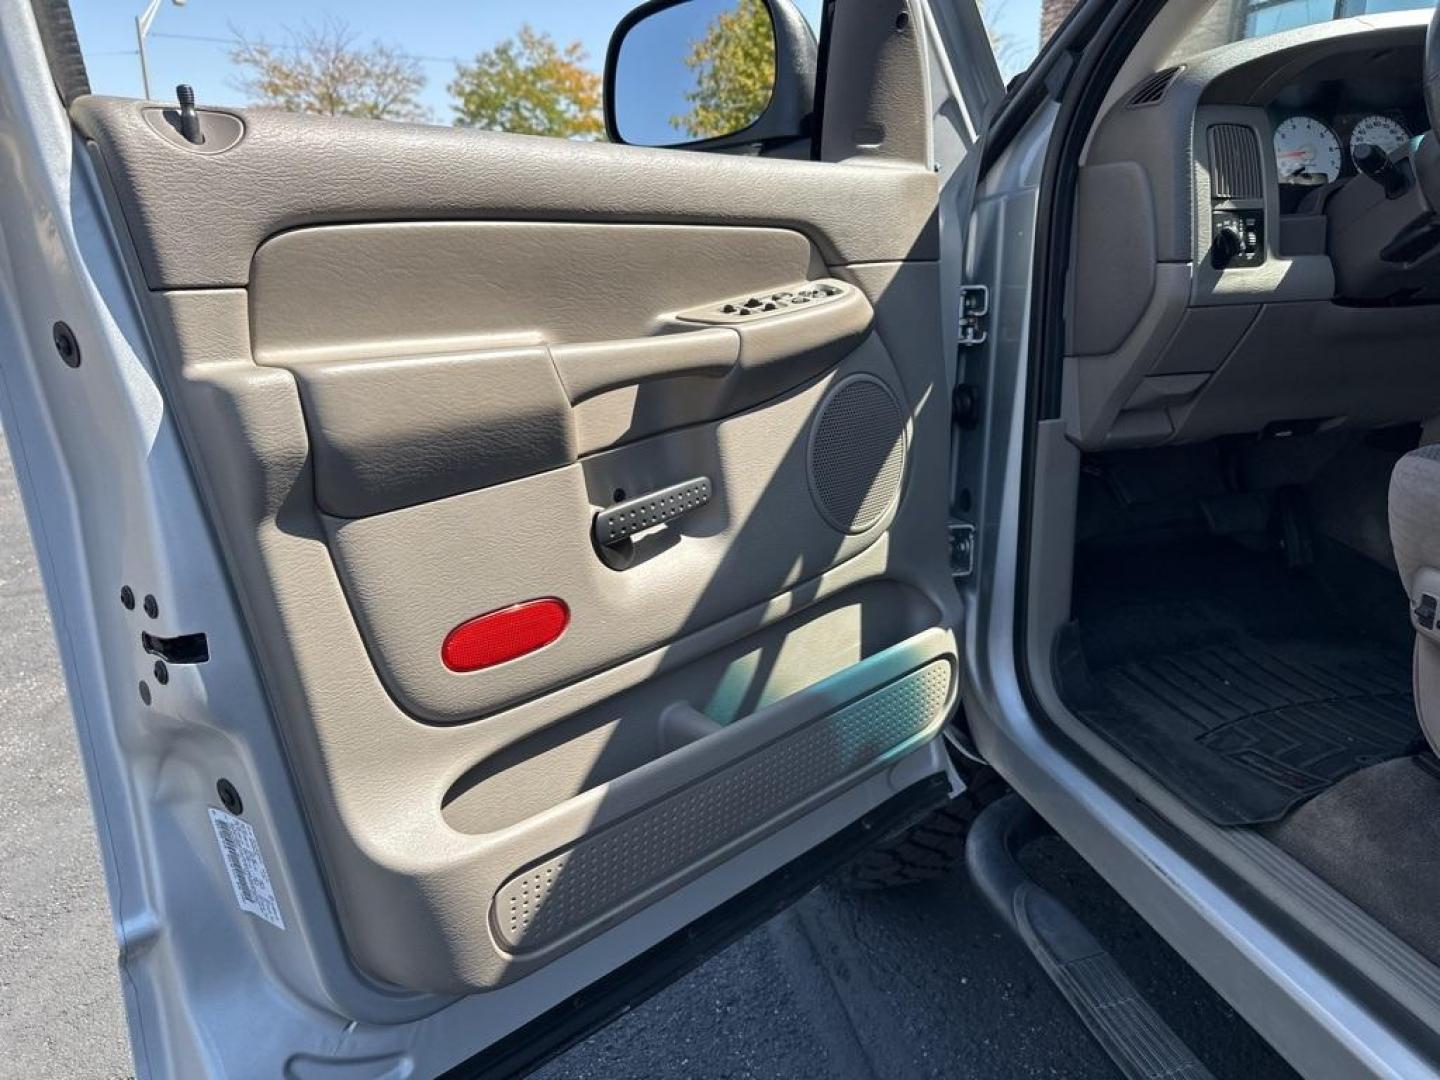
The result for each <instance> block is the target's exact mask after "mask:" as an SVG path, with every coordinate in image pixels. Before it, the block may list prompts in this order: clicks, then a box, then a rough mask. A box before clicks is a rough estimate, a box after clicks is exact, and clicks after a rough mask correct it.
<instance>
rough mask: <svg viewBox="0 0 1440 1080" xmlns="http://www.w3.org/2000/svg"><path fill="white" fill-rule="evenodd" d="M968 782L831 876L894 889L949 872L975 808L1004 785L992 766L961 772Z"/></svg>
mask: <svg viewBox="0 0 1440 1080" xmlns="http://www.w3.org/2000/svg"><path fill="white" fill-rule="evenodd" d="M966 784H967V787H966V788H965V790H964V791H962V792H961V793H960V794H959V795H957V796H956V797H955V798H953V799H951V800H950V801H949V802H948V803H946V804H945V805H944V806H942V807H940V808H939V809H937V810H932V811H931V812H930V814H929V816H927V817H925V818H923V819H921V820H920V821H918V822H916V823H915V824H914V825H911V826H909V827H908V828H906V829H903V830H902V831H900V832H898V833H896V834H895V835H893V836H890V837H887V838H886V839H884V840H882V841H880V842H879V843H878V844H876V845H875V846H874V847H873V848H871V849H870V850H868V851H866V852H864V853H863V854H861V855H857V856H856V857H855V858H854V859H853V860H852V861H851V862H850V863H849V864H848V865H846V866H844V867H842V868H841V869H840V870H839V871H838V872H837V873H836V875H835V877H834V879H833V881H834V883H835V884H836V885H838V886H839V887H840V888H842V889H847V890H851V891H861V890H871V889H893V888H895V887H897V886H901V885H919V884H921V883H922V882H926V881H937V880H939V879H940V878H944V877H949V876H950V875H951V874H952V873H954V872H955V871H956V869H957V868H958V867H959V866H960V864H961V863H963V862H964V861H965V837H966V835H967V834H968V833H969V832H970V824H971V823H972V822H973V821H974V820H975V818H976V817H977V816H979V814H980V811H981V810H984V809H985V807H987V806H989V805H990V804H991V803H992V802H994V801H995V800H996V799H998V798H1000V796H1002V795H1004V794H1005V792H1006V791H1007V790H1008V788H1007V787H1006V786H1005V781H1003V780H1001V779H1000V775H999V774H998V773H996V772H995V771H994V770H993V769H989V768H985V767H981V768H978V769H977V770H976V771H975V772H974V773H973V774H972V775H970V776H968V777H966Z"/></svg>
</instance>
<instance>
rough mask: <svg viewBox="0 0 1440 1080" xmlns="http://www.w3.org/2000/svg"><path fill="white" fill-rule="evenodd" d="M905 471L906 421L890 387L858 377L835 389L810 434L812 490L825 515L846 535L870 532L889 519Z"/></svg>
mask: <svg viewBox="0 0 1440 1080" xmlns="http://www.w3.org/2000/svg"><path fill="white" fill-rule="evenodd" d="M904 473H905V422H904V413H902V412H901V410H900V403H899V402H898V401H896V400H895V395H894V394H892V393H891V392H890V388H889V387H887V386H886V385H885V384H884V383H882V382H881V381H880V380H879V379H877V378H875V377H874V376H873V375H852V376H850V377H849V378H848V379H845V380H844V381H842V382H841V383H840V384H839V385H838V386H836V387H835V388H834V389H833V390H831V391H830V393H829V395H827V396H826V398H825V400H824V401H822V402H821V403H820V408H819V409H818V410H817V412H816V415H815V422H814V427H813V428H812V430H811V434H810V490H811V493H812V494H813V495H814V496H815V505H816V506H817V507H818V508H819V510H820V513H821V515H822V516H823V517H824V518H825V520H826V521H828V522H829V523H830V524H831V525H833V526H834V527H835V528H837V529H839V530H840V531H841V532H847V533H858V532H864V531H865V530H866V529H868V528H870V527H871V526H872V525H874V524H875V523H876V522H877V521H879V520H880V519H881V518H883V517H884V516H885V514H886V512H887V511H888V510H889V509H890V506H891V504H892V503H893V502H894V501H895V497H896V495H898V494H899V492H900V481H901V479H902V477H903V476H904Z"/></svg>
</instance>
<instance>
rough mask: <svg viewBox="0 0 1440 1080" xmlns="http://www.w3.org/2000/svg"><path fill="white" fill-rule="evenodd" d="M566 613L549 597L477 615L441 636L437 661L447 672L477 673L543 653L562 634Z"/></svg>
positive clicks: (566, 611)
mask: <svg viewBox="0 0 1440 1080" xmlns="http://www.w3.org/2000/svg"><path fill="white" fill-rule="evenodd" d="M569 622H570V609H569V608H568V607H566V606H565V602H564V601H563V600H556V599H555V598H554V597H553V596H552V597H546V598H545V599H543V600H526V601H525V602H524V603H523V604H515V605H513V606H511V607H507V608H501V609H500V610H499V611H492V612H490V613H488V614H486V615H477V616H476V617H475V618H473V619H471V620H469V621H468V622H463V623H461V624H460V625H459V626H457V627H455V629H454V630H451V631H450V633H448V634H446V635H445V644H443V645H441V646H440V659H441V660H443V661H444V662H445V666H446V667H448V668H449V669H450V670H451V671H479V670H480V669H481V668H487V667H494V666H495V665H496V664H503V663H505V661H507V660H514V659H516V658H517V657H521V656H524V655H525V654H526V653H531V652H534V651H535V650H536V649H543V648H544V647H545V646H546V645H549V644H550V643H551V642H552V641H554V640H555V639H556V638H558V637H559V636H560V635H561V634H563V633H564V632H565V627H566V626H567V625H569Z"/></svg>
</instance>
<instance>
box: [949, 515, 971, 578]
mask: <svg viewBox="0 0 1440 1080" xmlns="http://www.w3.org/2000/svg"><path fill="white" fill-rule="evenodd" d="M974 572H975V526H974V525H971V524H970V523H969V522H968V521H952V522H950V576H951V577H953V578H967V577H969V576H970V575H971V574H972V573H974Z"/></svg>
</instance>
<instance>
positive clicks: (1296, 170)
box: [1275, 116, 1340, 184]
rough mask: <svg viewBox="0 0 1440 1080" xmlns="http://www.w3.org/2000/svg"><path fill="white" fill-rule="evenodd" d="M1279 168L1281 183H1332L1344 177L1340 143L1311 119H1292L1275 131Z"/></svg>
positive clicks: (1294, 117)
mask: <svg viewBox="0 0 1440 1080" xmlns="http://www.w3.org/2000/svg"><path fill="white" fill-rule="evenodd" d="M1275 167H1276V169H1277V170H1278V171H1279V173H1280V182H1281V183H1282V184H1283V183H1286V182H1290V183H1295V182H1303V181H1304V180H1310V181H1312V182H1313V181H1315V180H1322V181H1325V182H1328V181H1330V180H1334V179H1335V178H1336V177H1338V176H1339V175H1340V140H1339V139H1337V138H1336V137H1335V132H1333V131H1331V130H1330V129H1329V128H1328V127H1326V126H1325V125H1324V124H1322V123H1321V122H1320V121H1319V120H1313V119H1311V118H1310V117H1308V116H1292V117H1290V119H1288V120H1285V121H1283V122H1282V123H1281V124H1280V126H1279V127H1277V128H1276V129H1275Z"/></svg>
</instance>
